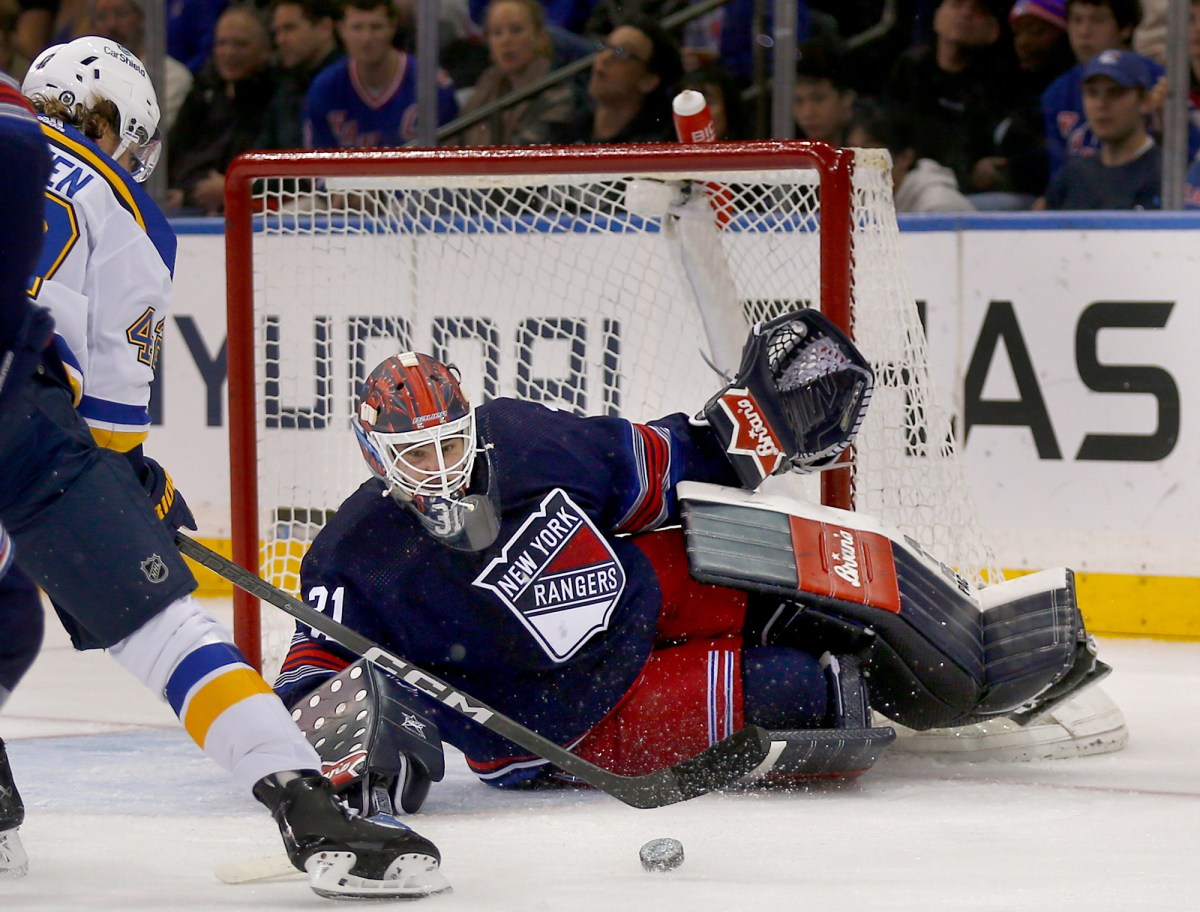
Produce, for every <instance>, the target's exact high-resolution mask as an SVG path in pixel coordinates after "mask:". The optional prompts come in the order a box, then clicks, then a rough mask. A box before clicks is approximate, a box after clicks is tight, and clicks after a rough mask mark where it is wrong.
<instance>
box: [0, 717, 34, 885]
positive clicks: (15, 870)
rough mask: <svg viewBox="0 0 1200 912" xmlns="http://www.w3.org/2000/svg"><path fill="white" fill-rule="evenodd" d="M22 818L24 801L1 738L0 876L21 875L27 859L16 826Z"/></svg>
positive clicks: (24, 871)
mask: <svg viewBox="0 0 1200 912" xmlns="http://www.w3.org/2000/svg"><path fill="white" fill-rule="evenodd" d="M24 820H25V805H24V804H23V803H22V802H21V795H20V793H18V792H17V784H16V783H15V782H14V781H13V777H12V767H10V766H9V763H8V752H7V751H6V750H5V748H4V741H3V740H0V877H24V876H25V873H26V872H27V871H28V870H29V859H28V858H27V857H26V856H25V850H24V849H23V848H22V847H21V839H20V837H19V836H18V835H17V827H19V826H20V825H21V824H22V823H23V822H24Z"/></svg>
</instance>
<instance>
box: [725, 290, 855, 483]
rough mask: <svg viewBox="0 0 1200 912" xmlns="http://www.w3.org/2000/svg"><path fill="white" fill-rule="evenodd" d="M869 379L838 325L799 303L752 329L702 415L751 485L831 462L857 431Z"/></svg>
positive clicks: (735, 467)
mask: <svg viewBox="0 0 1200 912" xmlns="http://www.w3.org/2000/svg"><path fill="white" fill-rule="evenodd" d="M874 382H875V380H874V373H873V372H872V370H871V366H870V364H869V363H868V362H867V360H866V359H865V358H864V357H863V356H862V354H861V353H860V352H859V350H858V349H857V348H856V347H855V346H854V343H853V342H851V341H850V340H849V339H848V338H847V337H846V336H845V334H844V333H842V331H841V330H840V329H838V328H837V327H836V326H835V325H834V324H833V323H832V322H830V321H829V319H828V318H827V317H825V316H823V315H822V314H821V313H820V312H818V311H815V310H798V311H795V312H793V313H790V314H785V315H784V316H782V317H778V318H776V319H774V320H771V321H769V322H767V323H759V324H757V325H756V326H755V327H754V328H753V329H752V330H751V332H750V337H749V338H748V339H747V340H746V345H745V347H744V348H743V350H742V362H741V366H740V367H739V368H738V372H737V374H736V375H735V376H734V378H733V379H732V380H731V381H730V382H729V383H728V384H727V385H726V386H725V387H724V388H723V389H722V390H721V391H720V392H718V393H717V394H716V395H715V396H713V397H712V398H711V399H710V400H709V401H708V403H707V404H706V405H705V406H704V410H703V413H702V417H703V418H704V420H706V421H707V422H708V423H709V424H710V425H711V426H712V428H713V430H714V432H715V433H716V435H717V438H718V439H719V440H720V442H721V444H722V445H723V446H724V447H725V452H726V455H727V456H728V457H729V460H730V462H732V463H733V467H734V469H735V470H736V471H737V474H738V479H739V480H740V481H741V483H742V484H743V485H744V486H745V487H746V488H748V489H750V490H754V489H756V488H758V486H759V485H761V484H762V483H763V481H764V480H765V479H766V478H767V477H768V476H770V475H782V474H784V473H786V472H790V471H795V472H811V471H814V470H816V469H819V468H823V467H825V466H828V465H830V464H832V463H833V461H834V460H835V459H837V457H838V455H839V454H841V452H842V451H843V450H845V449H846V447H848V446H849V445H850V443H851V442H852V441H853V440H854V437H855V435H856V434H857V433H858V429H859V427H860V426H861V424H862V420H863V416H864V415H865V414H866V410H867V405H868V404H869V403H870V401H871V390H872V389H873V387H874Z"/></svg>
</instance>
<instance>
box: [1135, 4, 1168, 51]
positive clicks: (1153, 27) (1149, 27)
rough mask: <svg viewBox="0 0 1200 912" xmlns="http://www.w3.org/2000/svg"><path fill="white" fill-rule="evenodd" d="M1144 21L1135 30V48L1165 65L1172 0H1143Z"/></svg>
mask: <svg viewBox="0 0 1200 912" xmlns="http://www.w3.org/2000/svg"><path fill="white" fill-rule="evenodd" d="M1141 3H1142V21H1141V22H1139V23H1138V27H1137V28H1135V29H1134V30H1133V49H1134V50H1135V51H1137V52H1138V53H1139V54H1141V55H1142V56H1143V57H1149V58H1150V59H1151V60H1153V61H1155V62H1156V63H1161V64H1163V65H1164V66H1165V65H1166V63H1167V12H1168V10H1169V8H1170V6H1171V0H1141Z"/></svg>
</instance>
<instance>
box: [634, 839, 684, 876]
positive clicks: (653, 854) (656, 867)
mask: <svg viewBox="0 0 1200 912" xmlns="http://www.w3.org/2000/svg"><path fill="white" fill-rule="evenodd" d="M638 857H639V858H641V860H642V867H643V868H645V869H646V870H647V871H651V872H657V871H674V870H675V869H676V868H677V867H679V866H680V865H681V864H683V843H682V842H680V841H679V840H678V839H670V838H666V837H663V838H660V839H651V840H650V841H649V842H648V843H646V844H645V845H644V846H642V850H641V851H640V852H638Z"/></svg>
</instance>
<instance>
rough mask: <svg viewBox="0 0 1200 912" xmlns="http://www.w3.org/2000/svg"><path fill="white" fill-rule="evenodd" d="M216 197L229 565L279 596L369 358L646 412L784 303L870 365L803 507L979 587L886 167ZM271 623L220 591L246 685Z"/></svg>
mask: <svg viewBox="0 0 1200 912" xmlns="http://www.w3.org/2000/svg"><path fill="white" fill-rule="evenodd" d="M227 187H228V193H227V269H228V289H229V297H228V311H229V335H228V339H229V343H228V344H229V350H228V354H229V394H230V403H231V414H230V429H231V461H232V484H233V488H232V497H231V500H232V504H233V513H234V515H233V525H232V532H233V548H234V552H233V554H234V559H235V560H237V561H238V563H240V564H242V565H243V566H246V567H248V568H249V569H252V570H256V571H257V572H259V573H260V574H261V575H262V576H263V577H264V578H265V579H267V580H269V581H270V582H272V583H274V584H275V585H277V586H279V587H280V588H282V589H284V590H286V591H288V592H290V593H292V594H298V588H299V567H300V561H301V559H302V557H303V555H304V553H305V552H306V550H307V548H308V546H309V544H310V543H311V542H312V540H313V538H314V537H315V536H316V534H317V533H318V532H319V531H320V529H321V527H322V526H323V524H324V523H325V522H326V521H327V519H328V517H329V516H330V514H331V513H332V511H333V510H335V509H336V508H337V506H338V505H339V504H340V503H341V502H342V501H343V500H344V499H345V498H346V497H347V496H349V495H350V493H352V492H353V491H354V490H355V488H356V487H357V486H358V485H359V484H360V483H361V482H362V481H363V480H364V479H365V478H366V477H367V475H368V472H367V468H366V465H365V463H364V462H363V459H362V457H361V455H360V451H359V448H358V445H357V443H356V441H355V438H354V434H353V432H352V430H351V429H350V416H351V413H352V410H353V404H354V397H355V394H356V391H357V388H358V386H359V384H360V383H361V381H362V380H363V378H364V377H365V376H366V375H367V374H368V373H369V372H370V371H371V369H372V368H373V367H374V366H375V365H376V364H377V363H378V362H379V361H381V360H382V359H383V358H385V357H387V356H389V355H391V354H395V353H396V352H397V351H400V350H405V349H416V350H423V351H427V352H429V353H430V354H432V355H433V356H434V357H436V358H439V359H441V360H445V361H451V362H454V363H456V364H457V365H458V366H459V367H460V369H461V371H462V374H463V379H464V387H465V388H466V390H467V392H468V394H469V395H470V396H471V397H472V401H474V402H480V401H484V400H487V399H490V398H492V397H496V396H517V397H521V398H526V399H534V400H538V401H542V402H546V403H550V404H553V405H555V406H557V407H559V408H563V409H569V410H572V411H574V412H577V413H580V414H619V415H622V416H624V417H626V418H629V419H632V420H637V421H644V420H648V419H651V418H654V417H658V416H661V415H664V414H667V413H670V412H674V411H684V412H688V413H691V414H694V413H696V412H697V411H698V410H699V409H700V407H701V406H702V405H703V403H704V401H705V400H706V399H707V397H708V396H709V395H711V394H712V393H713V392H714V391H715V390H716V389H717V388H718V387H719V386H720V384H721V380H720V378H719V377H718V376H717V375H716V374H715V373H714V372H713V370H712V368H711V367H710V366H709V365H708V364H706V362H705V358H706V357H708V358H710V359H711V360H714V361H715V362H716V363H717V364H719V365H720V366H721V367H723V368H725V369H729V368H730V367H732V366H735V364H736V357H737V353H738V352H739V351H740V348H741V345H742V343H743V341H744V339H745V334H746V331H747V330H748V329H749V327H750V326H751V325H752V324H753V323H754V322H755V321H757V320H760V319H768V318H770V317H773V316H776V315H778V314H779V313H782V312H784V311H786V310H788V309H792V308H795V307H798V306H804V307H819V308H821V309H822V310H823V311H824V312H825V313H826V314H827V315H828V316H830V317H831V318H832V319H834V320H835V322H838V323H839V324H841V325H843V326H844V327H846V328H847V329H848V330H849V331H850V333H851V334H852V335H853V336H854V338H855V339H856V341H857V342H858V344H859V347H860V348H861V349H862V351H863V352H864V354H865V355H866V356H867V357H868V358H869V359H870V360H871V362H872V363H873V365H874V366H875V370H876V374H877V378H876V381H877V386H876V391H875V397H874V400H873V402H872V405H871V408H870V410H869V414H868V417H867V420H866V423H865V426H864V428H863V430H862V433H861V434H860V437H859V439H858V442H857V445H856V447H855V448H854V458H853V462H852V464H851V466H850V467H849V468H844V469H839V470H836V471H832V472H826V473H823V474H822V476H821V477H820V479H819V481H817V482H815V483H814V482H808V483H807V485H808V487H807V488H806V489H805V492H804V493H806V494H807V496H812V497H820V498H821V499H822V500H823V501H825V502H826V503H829V504H832V505H835V506H842V507H845V508H853V509H859V510H864V511H868V512H871V513H873V514H875V515H877V516H880V517H881V518H883V519H884V520H886V521H888V522H890V523H892V524H893V525H896V526H899V527H900V528H901V529H902V530H903V531H905V532H906V533H908V534H909V535H911V536H912V537H913V538H914V539H916V540H917V541H919V542H920V543H922V544H923V545H924V546H925V547H926V548H927V549H928V550H929V551H930V552H931V553H933V554H935V555H937V556H938V557H939V558H940V559H942V560H944V561H946V562H947V563H949V564H951V565H953V566H955V567H956V568H958V569H959V570H960V572H962V573H964V574H965V575H967V576H968V577H969V578H972V579H974V580H975V581H976V582H986V581H987V580H989V579H990V580H992V581H995V580H997V579H999V578H1001V577H1000V576H999V571H998V569H997V568H996V566H995V560H994V557H993V556H992V553H991V551H990V549H989V546H988V543H987V541H986V538H985V536H984V535H983V534H982V533H981V532H980V530H979V529H978V526H977V522H976V518H975V511H974V507H973V504H972V499H971V496H970V492H969V489H968V486H967V483H966V480H965V477H964V474H963V471H962V468H961V466H960V463H959V461H958V459H957V457H956V455H955V450H954V443H953V439H952V435H951V420H950V413H949V412H948V411H947V410H946V409H945V408H943V407H942V406H941V405H939V403H938V398H939V397H938V395H937V391H936V390H935V389H934V383H933V381H932V379H931V376H930V372H929V368H928V363H927V357H926V346H925V339H924V334H923V331H922V328H921V324H920V322H919V319H918V313H917V309H916V306H915V303H914V300H913V296H912V294H911V292H910V290H909V286H908V282H907V279H906V277H905V272H904V268H903V263H902V259H901V255H900V250H899V246H898V245H899V233H898V229H897V226H896V219H895V213H894V207H893V204H892V190H891V176H890V166H889V160H888V158H887V154H886V153H885V152H882V151H879V150H844V149H833V148H831V147H828V146H824V145H822V144H809V143H804V142H788V143H779V142H762V143H730V144H716V145H707V146H630V147H596V148H592V147H576V148H562V149H555V148H538V149H523V150H484V151H468V150H434V151H430V150H419V151H399V150H397V151H364V152H357V153H353V152H343V153H319V152H314V153H299V154H296V153H292V154H253V155H249V156H243V157H242V158H241V159H239V160H238V161H237V162H236V163H235V164H234V165H233V166H232V168H231V170H230V172H229V175H228V182H227ZM689 200H690V203H689ZM697 201H699V202H697ZM701 213H703V216H701ZM731 360H733V362H734V364H730V361H731ZM291 629H292V624H291V621H290V620H289V619H288V618H287V617H286V616H285V615H282V614H280V613H279V612H277V611H275V610H274V609H268V610H267V611H266V612H265V613H264V614H263V615H262V617H261V626H260V613H259V607H258V604H257V602H256V601H255V600H253V599H251V598H249V597H248V596H246V595H244V594H242V593H235V634H236V636H237V639H238V642H239V645H241V646H242V648H243V649H244V650H245V651H246V653H247V655H248V656H249V657H250V658H251V659H252V660H257V659H258V658H259V656H260V655H261V661H262V666H263V671H264V673H265V674H267V675H268V678H269V677H270V676H271V675H273V673H274V671H275V670H276V668H277V666H278V663H279V661H281V659H282V656H283V654H284V652H285V650H286V646H287V642H288V640H289V639H290V635H291Z"/></svg>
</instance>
